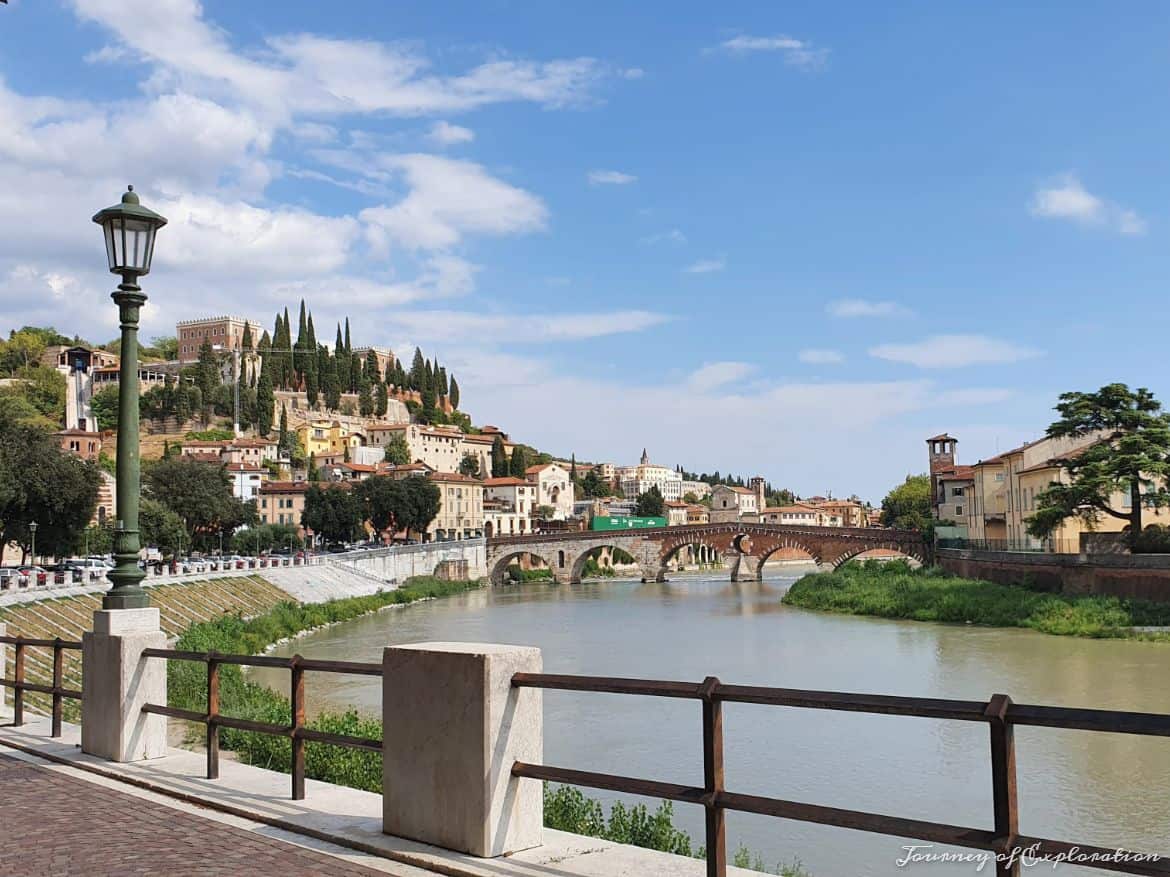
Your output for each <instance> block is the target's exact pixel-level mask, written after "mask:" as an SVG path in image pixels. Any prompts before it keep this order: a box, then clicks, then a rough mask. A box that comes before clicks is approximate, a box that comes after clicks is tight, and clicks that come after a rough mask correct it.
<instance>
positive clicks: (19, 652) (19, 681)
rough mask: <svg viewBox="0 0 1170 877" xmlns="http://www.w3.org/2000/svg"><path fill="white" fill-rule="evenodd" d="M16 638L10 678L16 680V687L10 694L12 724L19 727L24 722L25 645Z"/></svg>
mask: <svg viewBox="0 0 1170 877" xmlns="http://www.w3.org/2000/svg"><path fill="white" fill-rule="evenodd" d="M20 639H21V638H20V637H17V638H16V655H15V658H14V660H15V663H14V665H13V668H12V678H13V679H15V680H16V687H15V688H14V689H13V694H12V724H14V725H16V726H17V727H20V726H21V725H23V724H24V688H23V687H22V686H23V685H24V649H25V645H24V643H22V642H21V641H20Z"/></svg>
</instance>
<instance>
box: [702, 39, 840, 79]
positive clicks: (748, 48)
mask: <svg viewBox="0 0 1170 877" xmlns="http://www.w3.org/2000/svg"><path fill="white" fill-rule="evenodd" d="M707 51H708V52H712V51H723V52H727V53H730V54H732V55H746V54H749V53H751V52H780V53H781V54H782V55H783V57H784V63H785V64H787V65H788V66H790V67H796V68H797V69H799V70H805V71H813V70H821V69H823V68H824V66H825V64H826V63H827V62H828V60H829V50H828V49H822V48H818V47H816V46H814V45H813V44H812V43H810V42H808V41H807V40H798V39H795V38H794V37H789V36H784V35H778V36H771V37H755V36H749V35H747V34H741V35H739V36H736V37H732V38H731V39H728V40H724V41H723V42H721V43H720V44H719V45H718V47H717V48H715V49H708V50H707Z"/></svg>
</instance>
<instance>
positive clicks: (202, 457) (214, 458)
mask: <svg viewBox="0 0 1170 877" xmlns="http://www.w3.org/2000/svg"><path fill="white" fill-rule="evenodd" d="M183 459H184V460H195V461H197V462H199V463H216V464H218V463H221V462H223V460H222V459H221V457H220V456H219V454H208V453H198V454H183Z"/></svg>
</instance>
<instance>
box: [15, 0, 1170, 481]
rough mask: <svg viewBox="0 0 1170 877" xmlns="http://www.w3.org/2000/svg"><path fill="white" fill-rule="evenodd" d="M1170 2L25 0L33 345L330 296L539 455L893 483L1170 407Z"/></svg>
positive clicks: (18, 70) (20, 127) (19, 255)
mask: <svg viewBox="0 0 1170 877" xmlns="http://www.w3.org/2000/svg"><path fill="white" fill-rule="evenodd" d="M1168 78H1170V6H1167V5H1165V4H1163V3H1158V2H1136V0H1135V2H1131V3H1126V4H1116V3H1106V2H1080V3H1074V4H1061V5H1053V4H1052V3H1047V2H1044V3H1016V4H977V3H966V4H955V3H947V4H942V3H932V2H906V3H891V4H873V3H864V2H855V3H847V2H840V3H835V4H824V3H814V2H807V3H804V2H788V3H783V4H779V3H739V4H713V3H697V2H691V3H681V2H680V3H675V2H670V3H668V2H643V3H638V4H629V3H618V2H604V0H591V2H589V3H583V2H582V3H569V2H564V3H541V2H536V0H533V2H527V3H521V2H504V0H482V2H474V3H473V2H468V3H447V2H438V0H436V2H430V3H403V2H388V0H346V2H344V3H331V4H322V3H319V2H310V0H282V2H279V3H277V2H260V0H256V2H249V3H238V2H229V0H205V2H203V3H199V2H196V0H11V2H10V3H9V5H7V6H0V331H3V332H5V334H6V333H7V331H8V330H9V329H12V328H17V327H19V326H21V325H25V324H34V325H54V326H56V327H57V328H58V329H59V330H61V331H64V332H66V333H68V334H73V333H79V334H80V335H82V336H83V337H86V338H88V339H90V340H91V341H94V342H102V341H106V340H109V339H110V338H113V337H114V336H115V335H116V334H117V320H116V310H115V308H114V306H113V305H112V303H111V302H110V300H109V298H108V297H107V294H108V292H109V291H110V290H111V289H112V288H113V285H114V279H113V278H112V277H111V276H110V275H109V274H108V273H107V272H106V270H105V262H104V251H103V248H102V244H101V240H100V232H99V230H98V229H97V227H96V226H94V225H92V224H91V222H90V218H91V216H92V215H93V213H94V212H96V211H97V210H98V209H100V208H102V207H105V206H107V205H109V204H112V203H115V202H116V201H117V199H118V197H119V196H120V193H121V192H122V191H124V188H125V186H126V184H128V183H133V184H134V186H135V189H136V191H138V192H139V193H140V195H141V197H142V200H143V203H144V204H145V205H146V206H149V207H151V208H153V209H155V210H157V211H158V212H160V213H162V214H163V215H165V216H166V217H168V219H169V220H170V223H169V224H168V225H167V226H166V227H165V228H164V229H163V230H162V231H161V232H160V233H159V237H158V242H157V248H156V255H155V260H154V269H153V270H152V272H151V274H150V275H149V276H148V277H147V278H145V279H144V281H143V288H144V290H145V292H146V293H147V294H148V295H149V296H150V299H151V300H150V303H149V304H148V305H147V308H146V309H145V311H144V314H143V321H142V322H143V325H142V334H143V336H144V337H145V338H147V339H149V338H152V337H156V336H166V335H173V334H174V333H175V328H174V325H175V321H176V320H180V319H190V318H197V317H201V316H211V315H218V314H225V313H230V314H236V315H240V316H246V317H249V318H254V319H258V320H260V321H261V322H262V323H264V324H265V325H271V323H272V319H273V315H274V314H275V313H276V311H277V309H279V308H283V307H285V306H286V305H287V306H288V307H289V309H290V310H293V311H294V313H295V308H296V306H297V304H298V302H299V301H300V299H301V298H304V299H306V300H307V303H308V305H309V307H310V309H311V310H312V311H313V314H314V322H315V325H316V327H317V331H318V335H319V337H322V338H323V339H332V337H333V325H334V323H335V322H336V321H337V320H339V319H343V318H344V317H345V316H346V315H348V316H349V317H350V318H351V323H352V325H353V337H354V343H355V345H356V344H375V345H385V346H390V347H391V348H392V349H394V350H395V351H396V352H397V353H399V354H400V355H403V356H405V357H406V358H407V359H409V356H410V355H411V353H412V352H413V348H414V347H415V345H419V346H421V347H422V348H423V350H424V352H425V353H426V354H427V355H428V356H434V357H438V358H439V360H441V361H442V362H443V363H445V364H446V365H447V367H448V371H449V372H452V373H453V374H455V375H456V376H457V378H458V380H459V383H460V386H461V388H462V396H463V404H462V407H463V408H465V409H466V410H467V411H469V412H470V413H471V414H472V416H473V418H474V419H475V421H476V422H477V423H480V424H482V423H492V424H496V425H499V426H501V427H502V428H504V429H505V430H507V431H508V432H509V433H510V434H511V435H512V437H513V438H514V439H517V440H521V441H525V442H527V443H529V444H533V445H535V446H537V447H539V448H541V449H543V450H548V451H550V452H552V453H554V454H558V455H565V456H567V455H569V454H570V453H575V454H576V456H577V458H578V459H579V460H590V461H603V460H604V461H609V462H614V463H617V464H619V465H623V464H625V465H628V464H632V463H634V462H636V461H637V459H638V457H639V455H640V454H641V451H642V448H643V447H645V448H647V449H648V451H649V454H650V457H651V459H652V460H653V461H654V462H657V463H662V464H665V465H671V466H673V465H676V464H678V465H682V466H684V467H685V468H687V469H689V470H694V471H706V472H711V471H714V470H719V471H721V472H724V473H726V472H729V471H730V472H734V473H737V474H741V475H744V476H750V475H752V474H756V473H759V474H763V475H765V476H766V477H768V478H769V480H771V481H772V482H773V484H774V485H775V486H777V487H780V486H786V487H789V488H790V489H792V490H794V491H796V492H797V493H800V494H804V495H810V494H814V493H821V494H824V493H829V492H831V493H832V494H833V495H839V496H843V495H849V494H852V493H857V494H859V495H861V496H862V497H863V498H866V499H870V500H873V501H875V502H877V501H880V499H881V497H882V496H883V495H884V493H885V492H886V491H887V490H888V489H889V488H890V487H891V486H893V485H894V484H895V483H897V482H899V481H901V480H902V479H903V478H904V477H905V476H906V475H907V474H908V473H911V472H920V471H924V470H925V468H926V446H925V444H924V439H926V438H927V437H928V436H931V435H934V434H936V433H939V432H942V431H947V432H949V433H950V434H952V435H954V436H956V437H958V439H959V457H960V460H961V461H965V462H974V461H975V460H976V459H979V458H981V457H988V456H991V455H993V454H994V453H995V452H996V451H997V450H1006V449H1007V448H1008V447H1011V446H1014V445H1016V444H1019V443H1021V442H1022V441H1025V440H1028V439H1030V438H1034V437H1036V436H1037V435H1038V434H1040V433H1041V432H1042V431H1043V430H1044V428H1045V427H1046V426H1047V425H1048V423H1050V422H1051V420H1052V419H1053V414H1052V410H1051V409H1052V406H1053V405H1054V404H1055V402H1056V399H1057V396H1058V395H1059V394H1060V393H1061V392H1064V391H1067V390H1089V389H1095V388H1097V387H1099V386H1101V385H1103V384H1105V383H1109V382H1113V381H1123V382H1126V383H1130V384H1131V385H1140V386H1147V387H1150V388H1151V389H1152V390H1154V392H1155V393H1157V394H1159V395H1162V396H1164V397H1165V396H1166V395H1167V394H1168V393H1170V386H1167V380H1166V377H1167V366H1166V364H1165V363H1166V358H1165V356H1164V355H1163V353H1162V351H1163V347H1164V341H1163V339H1162V336H1164V334H1165V332H1164V330H1165V315H1166V313H1167V307H1166V304H1165V300H1166V297H1165V280H1166V277H1167V268H1168V267H1170V266H1168V264H1167V263H1168V261H1170V259H1168V255H1167V254H1168V249H1167V246H1166V241H1167V234H1168V230H1170V221H1168V220H1170V216H1168V210H1167V204H1168V199H1167V194H1168V191H1167V190H1168V189H1170V176H1168V174H1167V163H1168V161H1170V148H1168V147H1170V113H1167V88H1168V82H1167V80H1168Z"/></svg>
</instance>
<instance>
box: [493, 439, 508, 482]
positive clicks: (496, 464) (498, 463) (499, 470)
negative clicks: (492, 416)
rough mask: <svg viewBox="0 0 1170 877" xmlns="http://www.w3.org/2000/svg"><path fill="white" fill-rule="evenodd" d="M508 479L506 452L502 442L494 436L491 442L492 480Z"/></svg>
mask: <svg viewBox="0 0 1170 877" xmlns="http://www.w3.org/2000/svg"><path fill="white" fill-rule="evenodd" d="M507 477H508V450H507V448H505V447H504V440H503V439H502V438H501V437H500V436H498V435H497V436H496V437H495V440H494V441H492V478H507Z"/></svg>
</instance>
